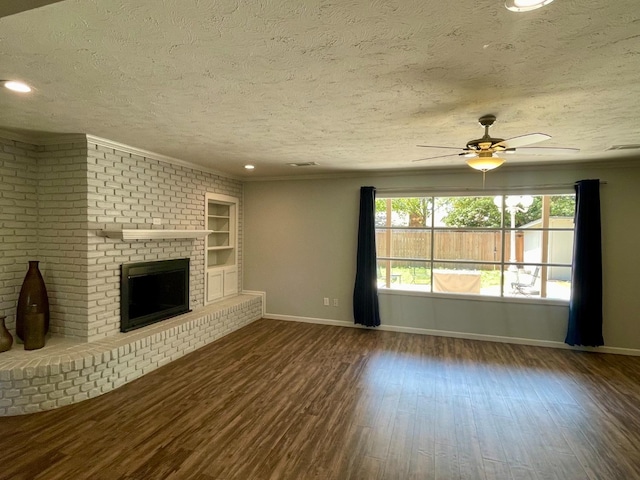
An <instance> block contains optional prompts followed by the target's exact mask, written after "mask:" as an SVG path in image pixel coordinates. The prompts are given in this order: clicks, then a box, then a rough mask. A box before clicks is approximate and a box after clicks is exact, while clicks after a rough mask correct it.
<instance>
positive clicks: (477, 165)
mask: <svg viewBox="0 0 640 480" xmlns="http://www.w3.org/2000/svg"><path fill="white" fill-rule="evenodd" d="M503 163H504V158H500V157H476V158H470V159H469V160H467V165H469V166H470V167H471V168H473V169H475V170H480V171H481V172H487V171H489V170H493V169H494V168H498V167H499V166H500V165H502V164H503Z"/></svg>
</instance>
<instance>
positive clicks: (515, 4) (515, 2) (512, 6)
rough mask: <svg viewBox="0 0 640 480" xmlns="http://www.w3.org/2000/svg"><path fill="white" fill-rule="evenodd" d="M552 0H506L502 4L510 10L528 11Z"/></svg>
mask: <svg viewBox="0 0 640 480" xmlns="http://www.w3.org/2000/svg"><path fill="white" fill-rule="evenodd" d="M551 2H553V0H507V1H506V2H504V6H505V7H507V9H508V10H511V11H512V12H530V11H531V10H535V9H536V8H540V7H544V6H545V5H549V4H550V3H551Z"/></svg>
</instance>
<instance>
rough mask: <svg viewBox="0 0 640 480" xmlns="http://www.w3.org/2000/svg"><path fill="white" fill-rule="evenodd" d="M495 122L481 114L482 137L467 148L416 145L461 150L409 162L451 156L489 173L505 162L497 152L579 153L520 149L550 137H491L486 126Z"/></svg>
mask: <svg viewBox="0 0 640 480" xmlns="http://www.w3.org/2000/svg"><path fill="white" fill-rule="evenodd" d="M495 121H496V117H495V115H483V116H482V117H480V118H479V119H478V122H479V123H480V125H482V126H483V127H484V135H483V136H482V138H478V139H476V140H470V141H469V142H467V145H466V146H465V147H463V148H462V149H460V148H457V147H441V146H436V145H418V147H425V148H440V149H452V150H462V152H460V153H451V154H448V155H438V156H435V157H426V158H419V159H417V160H413V161H414V162H422V161H424V160H432V159H434V158H444V157H451V156H460V157H468V160H467V165H469V166H470V167H471V168H474V169H476V170H480V171H482V172H483V174H484V173H485V172H487V171H488V170H493V169H494V168H498V167H499V166H500V165H502V164H503V163H504V162H505V160H504V159H503V158H500V157H498V156H497V154H498V153H516V152H517V153H525V154H534V155H539V154H547V155H559V154H567V153H577V152H579V151H580V150H579V149H577V148H557V147H548V148H545V147H529V148H523V147H525V146H527V145H532V144H534V143H538V142H542V141H544V140H548V139H550V138H551V136H550V135H547V134H545V133H529V134H527V135H521V136H519V137H513V138H510V139H508V140H504V139H502V138H493V137H491V136H490V135H489V127H490V126H491V125H493V123H494V122H495Z"/></svg>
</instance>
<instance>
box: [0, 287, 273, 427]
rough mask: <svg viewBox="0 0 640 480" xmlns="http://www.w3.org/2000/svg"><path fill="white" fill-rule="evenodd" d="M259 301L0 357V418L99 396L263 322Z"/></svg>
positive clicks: (238, 301) (242, 300)
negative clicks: (219, 339)
mask: <svg viewBox="0 0 640 480" xmlns="http://www.w3.org/2000/svg"><path fill="white" fill-rule="evenodd" d="M262 308H263V305H262V297H261V296H258V295H248V294H243V295H238V296H236V297H233V298H230V299H227V300H223V301H221V302H218V303H215V304H213V305H209V306H206V307H204V308H200V309H198V310H195V311H193V312H189V313H186V314H184V315H180V316H178V317H175V318H172V319H169V320H165V321H163V322H160V323H157V324H154V325H150V326H148V327H144V328H141V329H138V330H134V331H132V332H127V333H120V334H118V335H115V336H112V337H108V338H104V339H100V340H96V341H93V342H89V343H87V342H80V341H78V340H75V339H69V338H61V337H53V338H51V339H49V340H48V342H47V344H46V345H45V346H44V348H42V349H39V350H33V351H25V350H23V349H22V346H21V345H18V346H16V345H15V344H14V346H13V348H12V349H11V350H9V351H8V352H3V353H0V416H11V415H22V414H26V413H33V412H39V411H43V410H50V409H53V408H58V407H61V406H64V405H69V404H71V403H76V402H80V401H82V400H86V399H89V398H93V397H96V396H98V395H102V394H103V393H106V392H109V391H111V390H113V389H115V388H118V387H120V386H121V385H124V384H125V383H127V382H130V381H132V380H134V379H136V378H139V377H141V376H142V375H144V374H146V373H148V372H150V371H152V370H155V369H156V368H158V367H160V366H162V365H165V364H167V363H169V362H172V361H174V360H176V359H177V358H180V357H182V356H184V355H186V354H187V353H190V352H192V351H194V350H196V349H198V348H200V347H203V346H205V345H207V344H209V343H211V342H213V341H215V340H217V339H218V338H221V337H223V336H224V335H227V334H228V333H231V332H232V331H234V330H237V329H238V328H241V327H243V326H245V325H248V324H249V323H251V322H253V321H255V320H258V319H259V318H261V317H262Z"/></svg>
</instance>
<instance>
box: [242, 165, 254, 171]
mask: <svg viewBox="0 0 640 480" xmlns="http://www.w3.org/2000/svg"><path fill="white" fill-rule="evenodd" d="M244 168H246V169H247V170H253V169H254V168H256V167H255V166H253V165H245V166H244Z"/></svg>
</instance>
